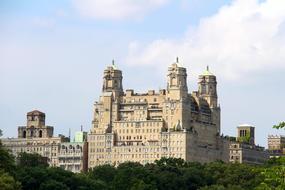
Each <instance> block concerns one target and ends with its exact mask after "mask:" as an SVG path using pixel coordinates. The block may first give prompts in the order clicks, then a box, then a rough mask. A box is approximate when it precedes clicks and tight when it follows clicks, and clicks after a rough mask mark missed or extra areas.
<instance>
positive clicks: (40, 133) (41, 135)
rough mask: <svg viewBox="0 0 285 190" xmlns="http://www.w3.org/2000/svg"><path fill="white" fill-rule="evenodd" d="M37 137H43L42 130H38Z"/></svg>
mask: <svg viewBox="0 0 285 190" xmlns="http://www.w3.org/2000/svg"><path fill="white" fill-rule="evenodd" d="M39 137H40V138H42V137H43V132H42V130H40V132H39Z"/></svg>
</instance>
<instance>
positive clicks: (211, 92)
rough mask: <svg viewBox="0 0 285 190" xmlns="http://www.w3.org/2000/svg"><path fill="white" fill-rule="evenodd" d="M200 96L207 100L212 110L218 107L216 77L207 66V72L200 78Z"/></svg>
mask: <svg viewBox="0 0 285 190" xmlns="http://www.w3.org/2000/svg"><path fill="white" fill-rule="evenodd" d="M198 85H199V91H198V93H199V96H200V97H202V98H203V99H205V100H206V101H207V102H208V104H209V106H210V108H216V107H217V106H218V96H217V80H216V76H215V75H214V74H213V73H211V72H210V71H209V67H208V66H207V69H206V71H204V73H203V74H202V75H200V76H199V82H198Z"/></svg>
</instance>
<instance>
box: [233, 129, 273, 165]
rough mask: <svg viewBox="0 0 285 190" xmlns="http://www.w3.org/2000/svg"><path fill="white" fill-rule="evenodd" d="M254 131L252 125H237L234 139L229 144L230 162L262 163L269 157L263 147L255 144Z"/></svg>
mask: <svg viewBox="0 0 285 190" xmlns="http://www.w3.org/2000/svg"><path fill="white" fill-rule="evenodd" d="M254 134H255V132H254V127H253V126H252V125H248V124H244V125H240V126H238V127H237V138H236V141H231V142H230V145H229V150H230V159H229V161H230V162H233V163H235V162H236V163H247V164H263V163H264V162H266V161H267V160H268V159H269V153H268V151H266V150H265V148H264V147H261V146H257V145H255V143H254V141H255V135H254Z"/></svg>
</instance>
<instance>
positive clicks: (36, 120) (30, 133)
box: [18, 110, 53, 138]
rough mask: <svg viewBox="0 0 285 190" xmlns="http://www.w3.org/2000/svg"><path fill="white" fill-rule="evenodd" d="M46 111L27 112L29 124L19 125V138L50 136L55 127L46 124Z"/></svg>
mask: <svg viewBox="0 0 285 190" xmlns="http://www.w3.org/2000/svg"><path fill="white" fill-rule="evenodd" d="M45 117H46V115H45V113H43V112H40V111H38V110H34V111H31V112H28V113H27V126H21V127H18V138H49V137H52V136H53V127H51V126H46V125H45Z"/></svg>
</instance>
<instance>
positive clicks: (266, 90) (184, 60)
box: [0, 0, 285, 146]
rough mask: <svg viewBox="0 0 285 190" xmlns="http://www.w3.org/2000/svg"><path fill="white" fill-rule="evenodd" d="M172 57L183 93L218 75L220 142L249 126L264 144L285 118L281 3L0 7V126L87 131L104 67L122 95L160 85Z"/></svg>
mask: <svg viewBox="0 0 285 190" xmlns="http://www.w3.org/2000/svg"><path fill="white" fill-rule="evenodd" d="M176 57H179V62H180V63H181V64H182V65H183V67H186V68H187V73H188V79H187V80H188V89H189V92H191V91H195V90H197V79H198V75H199V74H201V73H202V72H203V71H204V70H205V68H206V66H207V65H209V67H210V70H211V72H213V73H214V74H215V75H216V76H217V80H218V96H219V103H220V106H221V117H222V121H221V128H222V133H223V134H224V135H230V136H236V127H237V126H238V125H239V124H244V123H248V124H252V125H253V126H255V127H256V128H255V130H256V143H257V144H259V145H262V146H267V136H268V135H269V134H279V135H284V134H285V132H284V130H275V129H272V126H273V125H274V124H277V123H279V122H281V121H284V120H285V118H284V117H285V113H284V107H285V101H284V97H285V89H284V84H285V75H284V73H285V1H284V0H108V1H103V0H61V1H49V0H41V1H37V0H26V1H22V0H1V1H0V92H1V93H0V128H1V129H2V130H3V134H4V135H3V136H4V137H17V127H18V126H21V125H25V124H26V113H27V112H29V111H32V110H34V109H38V110H40V111H43V112H45V113H46V124H47V125H51V126H54V129H55V134H56V135H57V134H65V135H68V131H69V128H70V129H71V132H72V133H74V132H75V131H78V130H80V126H81V125H82V126H83V129H84V130H85V131H89V130H90V128H91V121H92V115H93V104H94V102H95V101H97V100H98V98H99V96H100V93H101V89H102V77H103V71H104V69H105V68H106V67H107V66H108V65H110V64H111V63H112V60H113V59H114V60H115V64H116V65H117V67H118V68H119V69H121V70H122V71H123V86H124V89H134V90H135V91H136V92H146V91H147V90H148V89H155V90H159V89H161V88H166V72H167V67H168V66H169V65H171V64H172V63H173V62H174V61H175V60H176Z"/></svg>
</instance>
